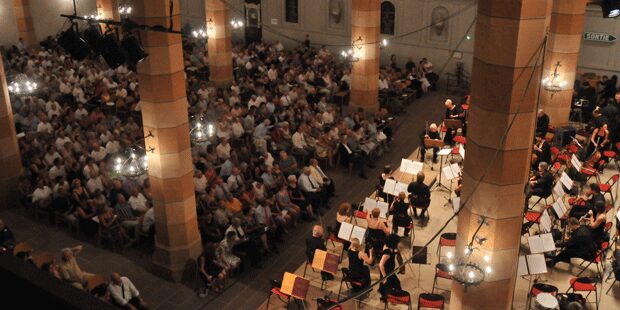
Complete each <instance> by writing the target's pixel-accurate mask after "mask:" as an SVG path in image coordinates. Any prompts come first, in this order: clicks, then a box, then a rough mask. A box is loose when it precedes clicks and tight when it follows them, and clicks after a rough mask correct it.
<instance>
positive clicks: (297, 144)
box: [293, 131, 308, 149]
mask: <svg viewBox="0 0 620 310" xmlns="http://www.w3.org/2000/svg"><path fill="white" fill-rule="evenodd" d="M307 146H308V144H307V143H306V138H305V137H304V134H303V133H301V132H299V131H298V132H296V133H294V134H293V147H294V148H298V149H305V148H306V147H307Z"/></svg>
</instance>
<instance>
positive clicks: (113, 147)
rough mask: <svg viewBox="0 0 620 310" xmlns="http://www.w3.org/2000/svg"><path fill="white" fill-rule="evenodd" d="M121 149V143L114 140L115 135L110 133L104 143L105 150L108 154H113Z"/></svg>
mask: <svg viewBox="0 0 620 310" xmlns="http://www.w3.org/2000/svg"><path fill="white" fill-rule="evenodd" d="M120 150H121V144H120V143H118V141H116V137H114V135H110V138H109V140H108V143H106V144H105V152H106V153H108V155H114V154H116V153H118V152H120Z"/></svg>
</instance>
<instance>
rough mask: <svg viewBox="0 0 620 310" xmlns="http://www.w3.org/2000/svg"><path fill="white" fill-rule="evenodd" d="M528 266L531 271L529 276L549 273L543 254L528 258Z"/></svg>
mask: <svg viewBox="0 0 620 310" xmlns="http://www.w3.org/2000/svg"><path fill="white" fill-rule="evenodd" d="M527 265H528V267H529V269H530V273H529V274H541V273H547V264H546V263H545V256H544V255H543V254H534V255H528V256H527Z"/></svg>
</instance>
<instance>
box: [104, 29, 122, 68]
mask: <svg viewBox="0 0 620 310" xmlns="http://www.w3.org/2000/svg"><path fill="white" fill-rule="evenodd" d="M101 56H103V59H104V60H105V62H106V63H107V64H108V66H110V68H111V69H116V67H118V66H120V65H122V64H123V63H125V54H124V53H123V50H122V49H121V47H120V46H119V45H118V40H117V39H116V35H114V34H113V33H108V34H106V35H105V36H104V37H103V40H102V41H101Z"/></svg>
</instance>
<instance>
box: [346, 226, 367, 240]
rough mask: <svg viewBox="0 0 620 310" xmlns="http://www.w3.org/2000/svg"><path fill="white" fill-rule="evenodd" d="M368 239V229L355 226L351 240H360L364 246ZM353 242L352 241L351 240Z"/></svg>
mask: <svg viewBox="0 0 620 310" xmlns="http://www.w3.org/2000/svg"><path fill="white" fill-rule="evenodd" d="M365 237H366V228H363V227H359V226H353V231H352V232H351V238H357V239H359V241H360V243H361V244H364V240H365ZM349 241H351V239H349Z"/></svg>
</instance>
